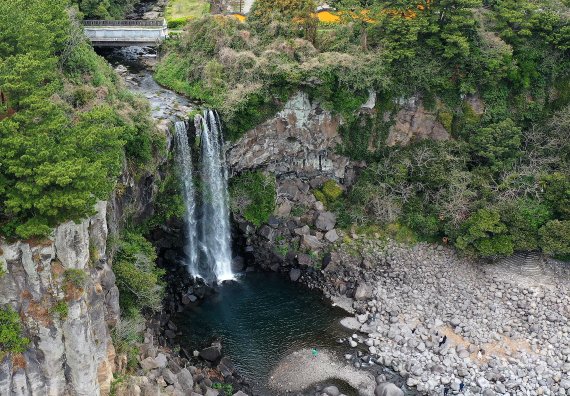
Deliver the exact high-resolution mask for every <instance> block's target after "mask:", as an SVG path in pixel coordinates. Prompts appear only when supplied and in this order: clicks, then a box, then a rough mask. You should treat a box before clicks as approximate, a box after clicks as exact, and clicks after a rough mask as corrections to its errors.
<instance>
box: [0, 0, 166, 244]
mask: <svg viewBox="0 0 570 396" xmlns="http://www.w3.org/2000/svg"><path fill="white" fill-rule="evenodd" d="M68 6H69V4H68V2H67V1H65V0H55V1H50V2H46V1H43V0H31V1H24V0H0V8H1V9H2V12H1V13H0V93H1V95H0V97H1V100H0V234H2V235H6V236H19V237H23V238H29V237H34V236H43V235H46V234H47V233H49V232H50V231H51V229H52V227H53V226H54V225H56V224H58V223H60V222H62V221H65V220H78V219H80V218H82V217H85V216H86V215H89V214H91V213H92V212H93V205H94V203H95V202H96V201H97V200H98V199H106V198H107V197H108V195H109V193H110V192H111V190H112V189H113V187H114V185H115V181H116V178H117V175H118V174H119V172H120V171H121V168H122V165H123V161H124V158H125V153H126V156H127V158H128V160H129V162H131V163H132V164H134V165H139V166H140V165H142V164H144V163H146V162H148V160H149V159H150V158H151V156H152V152H153V146H154V144H155V143H158V139H159V136H158V135H156V134H155V132H154V130H153V127H152V122H151V119H150V116H149V111H148V110H149V109H148V105H147V104H146V102H144V101H143V100H142V99H139V98H136V97H135V96H133V95H132V94H130V93H129V92H128V91H127V90H126V89H125V88H123V87H122V86H121V84H120V83H119V81H118V77H117V76H116V74H115V73H114V71H113V70H112V69H111V68H110V66H109V65H108V64H107V63H106V62H105V61H104V60H103V59H101V58H99V57H98V56H97V55H96V54H95V53H94V52H93V50H92V49H91V47H90V46H89V44H88V43H87V42H86V40H85V38H84V35H83V32H82V30H81V27H80V26H79V25H78V22H77V21H76V19H75V15H76V14H77V11H76V10H74V9H73V8H71V9H70V8H68Z"/></svg>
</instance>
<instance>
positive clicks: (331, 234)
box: [325, 230, 338, 243]
mask: <svg viewBox="0 0 570 396" xmlns="http://www.w3.org/2000/svg"><path fill="white" fill-rule="evenodd" d="M325 239H326V240H327V241H329V242H331V243H334V242H336V241H338V234H337V232H336V230H330V231H327V233H326V234H325Z"/></svg>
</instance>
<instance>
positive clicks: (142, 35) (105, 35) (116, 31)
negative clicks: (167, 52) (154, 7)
mask: <svg viewBox="0 0 570 396" xmlns="http://www.w3.org/2000/svg"><path fill="white" fill-rule="evenodd" d="M83 28H84V30H85V35H86V36H87V37H88V38H89V40H91V44H93V46H95V47H128V46H131V45H137V46H141V47H146V46H155V45H158V44H160V43H161V42H162V41H163V40H164V39H165V38H166V37H167V36H168V27H167V25H166V21H165V20H164V19H160V20H140V21H139V20H127V21H99V20H85V21H83Z"/></svg>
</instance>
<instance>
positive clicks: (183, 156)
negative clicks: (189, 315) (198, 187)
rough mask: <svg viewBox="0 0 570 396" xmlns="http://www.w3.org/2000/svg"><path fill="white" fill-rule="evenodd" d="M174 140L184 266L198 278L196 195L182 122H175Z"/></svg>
mask: <svg viewBox="0 0 570 396" xmlns="http://www.w3.org/2000/svg"><path fill="white" fill-rule="evenodd" d="M174 126H175V132H176V135H175V138H176V146H177V148H178V155H177V158H178V164H179V166H180V179H181V184H182V198H183V199H184V205H185V208H186V211H185V213H184V225H185V227H186V229H185V233H184V237H185V243H184V253H186V257H187V262H186V266H187V268H188V272H190V274H191V275H192V276H200V274H199V270H198V265H197V264H198V238H197V235H198V232H197V224H196V194H195V189H194V177H193V167H192V152H191V150H190V145H189V144H188V133H187V131H188V128H187V125H186V123H185V122H184V121H178V122H176V124H175V125H174Z"/></svg>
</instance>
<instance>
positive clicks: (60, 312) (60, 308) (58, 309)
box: [50, 301, 69, 320]
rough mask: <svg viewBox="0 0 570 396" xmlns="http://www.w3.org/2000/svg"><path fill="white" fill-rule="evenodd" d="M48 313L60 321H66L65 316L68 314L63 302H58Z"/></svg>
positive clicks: (65, 303) (67, 308) (66, 306)
mask: <svg viewBox="0 0 570 396" xmlns="http://www.w3.org/2000/svg"><path fill="white" fill-rule="evenodd" d="M50 313H51V314H52V315H57V316H58V317H59V319H60V320H65V319H67V315H68V313H69V306H68V305H67V302H65V301H59V302H58V303H57V304H55V305H54V306H53V307H51V309H50Z"/></svg>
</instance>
